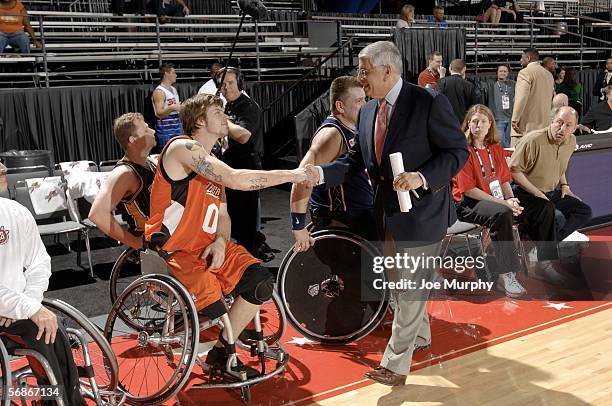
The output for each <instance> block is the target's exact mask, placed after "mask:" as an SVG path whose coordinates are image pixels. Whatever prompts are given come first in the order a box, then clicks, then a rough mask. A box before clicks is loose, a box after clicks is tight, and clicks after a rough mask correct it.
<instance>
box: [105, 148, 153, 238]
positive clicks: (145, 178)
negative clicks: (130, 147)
mask: <svg viewBox="0 0 612 406" xmlns="http://www.w3.org/2000/svg"><path fill="white" fill-rule="evenodd" d="M122 165H123V166H129V167H130V168H131V169H132V171H134V173H135V174H136V176H137V177H138V179H139V180H140V186H139V187H138V189H137V190H136V192H134V193H133V194H132V195H131V196H128V197H124V198H123V199H121V200H120V201H119V205H118V206H117V211H118V212H119V213H120V214H121V217H122V218H123V220H124V221H125V222H126V223H127V224H128V229H129V230H130V232H132V233H134V234H142V233H144V230H145V224H146V222H147V220H148V219H149V205H150V199H149V197H150V195H151V185H152V184H153V179H154V178H155V171H156V169H157V164H156V163H155V161H154V160H153V159H151V158H150V157H147V159H146V161H145V166H144V167H143V166H140V165H139V164H137V163H135V162H132V161H130V160H128V159H127V158H125V157H123V158H122V159H120V160H119V162H117V165H115V166H116V167H117V166H122Z"/></svg>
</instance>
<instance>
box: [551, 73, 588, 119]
mask: <svg viewBox="0 0 612 406" xmlns="http://www.w3.org/2000/svg"><path fill="white" fill-rule="evenodd" d="M557 93H564V94H566V95H567V97H568V99H569V105H570V107H572V108H573V109H574V110H576V111H577V112H578V114H580V111H581V110H582V84H580V82H578V81H577V79H576V69H573V68H568V69H566V70H565V78H564V79H563V82H562V83H561V84H560V85H559V86H557Z"/></svg>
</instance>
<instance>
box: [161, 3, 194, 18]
mask: <svg viewBox="0 0 612 406" xmlns="http://www.w3.org/2000/svg"><path fill="white" fill-rule="evenodd" d="M152 2H153V7H154V9H155V10H157V16H158V17H160V16H165V17H187V16H188V15H189V7H187V5H186V4H185V1H184V0H152Z"/></svg>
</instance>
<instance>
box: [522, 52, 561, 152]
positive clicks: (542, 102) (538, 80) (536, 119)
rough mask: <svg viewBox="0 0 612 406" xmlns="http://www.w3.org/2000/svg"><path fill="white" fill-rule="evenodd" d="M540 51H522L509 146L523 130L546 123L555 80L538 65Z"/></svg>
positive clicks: (531, 129) (543, 125) (542, 126)
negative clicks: (521, 67)
mask: <svg viewBox="0 0 612 406" xmlns="http://www.w3.org/2000/svg"><path fill="white" fill-rule="evenodd" d="M539 59H540V54H539V53H538V51H537V50H535V49H533V48H528V49H526V50H525V51H523V55H522V56H521V66H523V69H521V71H520V72H519V74H518V78H517V80H516V92H515V98H514V110H513V112H512V130H513V131H512V146H514V145H516V143H518V141H519V140H520V137H522V136H523V135H524V134H526V133H528V132H530V131H533V130H538V129H540V128H544V127H546V126H547V125H548V124H549V123H550V111H551V101H552V98H553V95H554V89H555V80H554V79H553V76H552V75H551V73H550V72H549V71H547V70H546V69H544V68H543V67H542V66H541V65H540V61H539Z"/></svg>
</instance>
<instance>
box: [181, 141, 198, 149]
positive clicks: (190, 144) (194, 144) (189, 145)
mask: <svg viewBox="0 0 612 406" xmlns="http://www.w3.org/2000/svg"><path fill="white" fill-rule="evenodd" d="M185 148H187V149H188V150H189V151H198V150H200V149H202V144H200V143H199V142H196V141H189V142H187V143H186V144H185Z"/></svg>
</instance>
